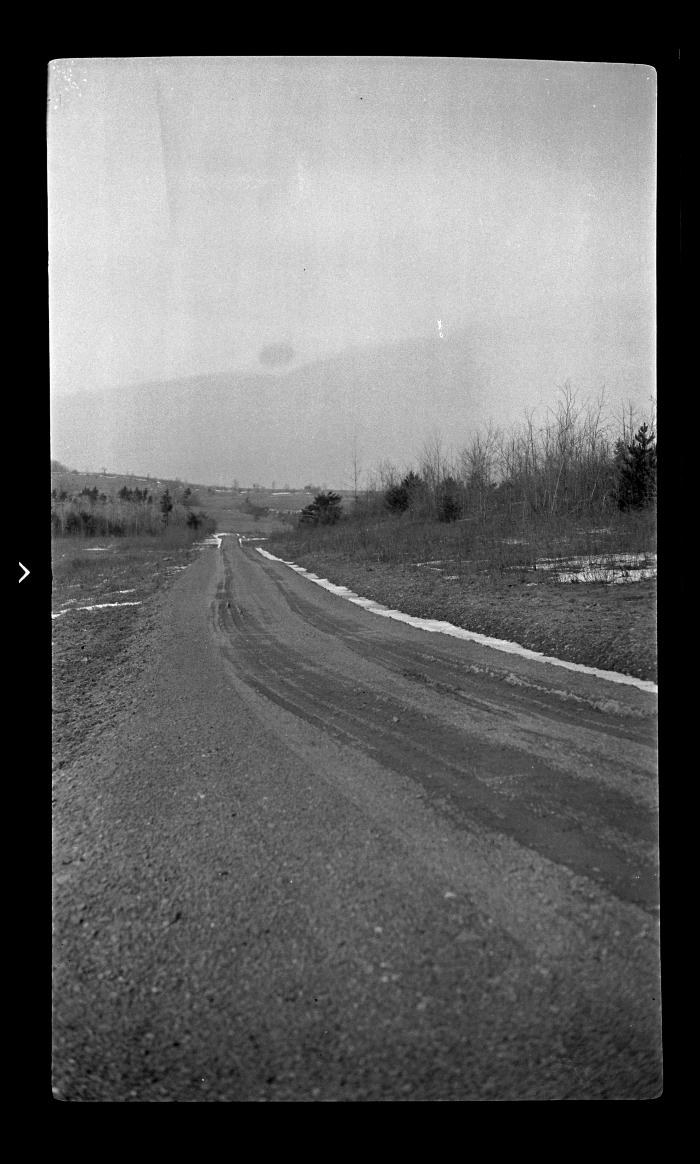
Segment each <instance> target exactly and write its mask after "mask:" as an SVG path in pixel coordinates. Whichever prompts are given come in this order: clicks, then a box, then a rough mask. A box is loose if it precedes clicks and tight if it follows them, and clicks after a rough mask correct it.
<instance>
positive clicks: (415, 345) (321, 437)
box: [51, 303, 654, 488]
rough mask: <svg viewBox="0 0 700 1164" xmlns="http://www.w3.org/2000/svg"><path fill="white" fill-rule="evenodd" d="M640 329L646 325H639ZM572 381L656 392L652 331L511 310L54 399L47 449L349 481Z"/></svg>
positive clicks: (91, 462)
mask: <svg viewBox="0 0 700 1164" xmlns="http://www.w3.org/2000/svg"><path fill="white" fill-rule="evenodd" d="M648 330H649V329H648V327H647V329H646V331H647V332H648ZM567 379H570V380H571V382H572V384H573V386H574V387H575V388H577V389H578V390H580V391H581V392H582V394H584V395H585V394H588V395H592V394H594V393H597V391H598V390H599V389H600V387H601V386H602V385H603V384H606V387H607V390H608V394H609V397H610V399H611V402H613V403H614V402H615V401H616V400H619V401H623V400H625V399H627V398H629V397H632V398H633V399H634V400H635V401H637V402H638V403H639V404H640V405H643V404H644V403H645V402H646V401H647V399H648V396H649V394H650V393H651V391H652V390H653V383H654V380H653V349H652V341H651V337H650V336H649V335H648V334H646V333H644V334H642V333H641V332H640V315H639V312H638V311H637V310H635V307H634V305H633V304H632V305H628V306H627V308H626V309H625V311H622V310H621V309H620V308H619V307H618V308H617V309H616V310H615V312H614V313H612V312H611V309H610V308H609V306H606V305H605V304H595V303H593V304H586V305H584V306H583V307H582V306H581V305H579V306H578V307H577V310H576V312H575V313H574V314H572V316H571V318H569V319H567V320H564V321H562V320H561V319H559V320H558V321H554V320H549V319H548V318H547V317H546V315H543V316H542V317H541V318H538V319H535V320H533V319H527V320H525V319H522V318H517V319H516V318H510V319H508V318H506V319H499V320H498V321H490V322H483V321H482V322H480V323H475V324H473V325H472V326H471V327H469V328H462V329H460V330H459V331H454V332H450V331H449V329H448V328H445V331H444V338H441V337H440V336H439V335H438V333H437V329H436V333H435V335H434V336H432V337H429V338H424V339H421V340H415V341H406V342H404V343H401V344H394V345H391V346H389V345H387V346H386V347H380V348H376V347H373V348H362V347H358V348H355V349H350V350H348V351H346V352H344V353H342V354H341V355H338V356H334V357H329V358H327V359H322V360H318V361H317V362H315V363H311V364H307V365H303V366H299V367H296V368H294V369H291V370H289V371H286V372H281V373H273V372H261V373H253V374H231V375H222V374H216V375H213V374H212V375H202V376H193V377H188V378H185V379H179V380H170V381H163V382H151V383H143V384H138V385H135V386H131V387H128V388H121V389H119V390H114V391H111V392H99V393H81V394H77V395H75V396H64V397H56V398H54V400H53V401H52V409H51V423H52V455H53V456H54V457H56V458H59V459H60V460H61V461H65V462H67V463H68V464H72V465H77V466H78V467H85V466H89V467H91V468H92V467H96V466H100V465H103V464H104V465H110V466H119V468H120V470H121V471H123V472H129V471H132V472H134V473H140V474H146V473H149V472H150V473H151V474H155V473H158V474H161V475H162V476H163V477H169V478H174V477H179V478H181V479H182V480H188V481H202V480H203V481H206V482H207V483H217V482H221V483H226V484H228V483H230V482H232V481H233V480H234V479H235V478H237V479H238V480H239V481H242V482H246V481H249V482H253V481H256V482H264V483H266V484H267V483H269V482H271V481H273V480H276V481H277V482H280V481H295V482H300V481H310V480H314V481H321V482H325V483H327V484H328V486H329V487H333V488H341V487H343V486H345V487H348V486H350V485H351V484H352V481H353V464H352V462H353V441H354V440H355V439H356V442H357V455H358V462H359V468H360V470H361V471H362V472H363V473H366V472H367V470H369V469H372V468H375V467H376V465H377V464H378V463H379V462H380V461H382V460H386V459H388V460H390V461H392V462H395V463H396V464H398V465H399V466H403V465H407V464H408V463H410V462H411V461H412V460H413V459H414V458H415V457H416V456H417V455H418V454H419V452H420V449H421V447H422V444H423V442H424V440H425V439H426V437H428V436H430V435H431V433H434V432H435V431H440V432H441V433H442V435H443V439H444V440H445V443H446V445H448V446H449V445H452V447H453V448H454V449H455V450H458V449H459V448H461V447H462V446H463V445H464V444H465V443H466V442H467V441H468V440H469V439H470V437H471V435H472V434H473V433H474V431H475V430H477V429H479V428H483V427H484V426H485V425H486V423H487V421H488V419H489V418H490V417H493V419H494V420H495V421H496V422H497V423H501V424H503V423H507V422H510V421H518V420H520V419H521V418H522V415H523V410H524V408H525V407H526V405H527V406H534V405H537V404H538V403H539V404H542V405H551V404H553V403H554V400H555V396H556V389H557V386H558V385H561V384H563V383H564V381H565V380H567Z"/></svg>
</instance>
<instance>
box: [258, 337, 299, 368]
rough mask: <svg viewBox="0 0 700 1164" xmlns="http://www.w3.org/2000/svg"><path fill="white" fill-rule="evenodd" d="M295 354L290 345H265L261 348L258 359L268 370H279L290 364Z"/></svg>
mask: <svg viewBox="0 0 700 1164" xmlns="http://www.w3.org/2000/svg"><path fill="white" fill-rule="evenodd" d="M294 356H295V352H294V348H293V347H292V345H291V344H284V343H282V344H267V345H266V347H264V348H262V349H261V351H260V355H259V356H258V359H259V360H260V363H261V364H265V365H267V367H268V368H279V367H282V365H284V364H291V362H292V360H293V359H294Z"/></svg>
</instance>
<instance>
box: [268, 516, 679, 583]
mask: <svg viewBox="0 0 700 1164" xmlns="http://www.w3.org/2000/svg"><path fill="white" fill-rule="evenodd" d="M270 548H271V549H272V550H273V551H274V552H275V553H278V554H279V555H280V556H281V557H287V558H291V557H294V556H295V555H297V556H301V557H311V558H313V557H315V556H318V557H320V558H322V559H323V560H324V561H328V560H333V559H338V560H341V559H350V560H352V561H353V562H354V563H356V564H364V565H366V566H372V565H385V566H423V565H424V564H426V563H427V564H431V563H442V564H449V566H450V572H451V573H455V574H458V575H459V576H465V575H493V574H505V573H513V572H515V573H517V572H522V573H527V574H532V575H533V576H534V580H535V581H537V582H538V583H550V582H552V580H553V578H554V577H555V572H554V571H552V570H543V569H541V568H540V569H538V568H537V566H538V563H541V562H542V561H543V560H549V561H552V560H556V559H561V560H562V563H565V562H566V561H567V560H569V559H572V558H577V559H582V560H583V561H584V563H590V564H593V563H597V564H599V565H602V566H606V567H609V568H610V569H612V568H613V567H614V565H615V562H616V560H617V557H618V556H619V555H626V554H634V555H640V556H641V557H642V559H644V558H646V557H649V558H651V555H653V554H655V551H656V525H655V520H654V515H653V514H650V513H649V512H643V513H618V512H615V513H612V514H609V515H606V516H605V518H604V519H602V520H601V518H600V517H596V518H595V519H591V520H589V521H585V520H581V519H572V518H571V517H550V518H547V519H543V520H540V521H536V520H530V521H528V522H516V521H514V520H512V519H511V518H508V517H507V516H506V515H504V516H502V517H500V518H499V517H495V518H492V519H491V520H490V521H489V522H480V521H478V520H477V519H471V518H464V519H462V520H461V521H455V522H450V523H446V522H435V521H426V520H416V519H414V518H411V517H410V516H408V515H405V514H404V515H401V516H389V515H388V516H387V517H375V518H374V519H368V520H364V521H363V520H358V518H357V517H348V518H345V519H344V520H341V521H340V522H338V523H337V524H336V525H331V526H325V527H324V526H317V527H303V526H301V527H296V528H290V529H287V530H285V531H283V532H280V533H272V534H271V536H270Z"/></svg>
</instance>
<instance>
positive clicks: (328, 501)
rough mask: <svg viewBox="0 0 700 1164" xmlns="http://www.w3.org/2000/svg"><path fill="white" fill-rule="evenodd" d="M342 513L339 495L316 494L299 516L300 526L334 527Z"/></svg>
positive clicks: (331, 493)
mask: <svg viewBox="0 0 700 1164" xmlns="http://www.w3.org/2000/svg"><path fill="white" fill-rule="evenodd" d="M342 513H343V508H342V498H341V496H340V494H339V493H334V492H333V491H332V490H330V491H329V492H328V493H317V494H316V496H315V497H314V499H313V501H312V502H311V504H310V505H307V506H306V507H305V508H304V509H302V511H301V513H300V515H299V522H300V524H301V525H335V523H336V522H337V521H339V520H340V518H341V516H342Z"/></svg>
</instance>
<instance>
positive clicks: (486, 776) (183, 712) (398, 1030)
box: [53, 526, 662, 1102]
mask: <svg viewBox="0 0 700 1164" xmlns="http://www.w3.org/2000/svg"><path fill="white" fill-rule="evenodd" d="M237 528H243V527H242V526H239V527H237ZM255 546H256V543H255V542H254V541H246V540H243V541H239V538H238V537H237V536H236V535H235V533H234V532H231V533H230V534H229V535H228V536H224V537H223V538H222V540H221V547H220V548H217V547H216V546H210V547H207V548H205V549H203V550H202V552H201V554H200V555H199V557H198V558H196V560H194V561H193V562H192V563H191V564H190V565H189V566H188V567H187V569H186V570H182V572H180V573H179V574H178V575H177V578H176V580H174V581H173V583H172V585H171V586H170V587H169V589H168V590H167V591H166V592H164V593H162V594H161V595H159V596H158V597H157V599H155V600H154V601H155V602H156V603H157V605H156V607H154V609H155V611H156V616H155V617H152V618H151V621H150V623H149V629H148V633H147V635H146V634H145V633H144V638H143V641H142V642H141V644H140V650H141V656H140V662H139V665H138V667H135V670H134V675H133V679H132V685H131V688H130V698H129V699H126V700H125V699H121V700H115V708H116V711H115V712H114V715H113V716H112V718H111V719H110V721H109V722H108V724H107V726H106V727H105V728H104V730H102V731H101V732H100V733H98V734H96V735H95V737H94V740H93V741H92V743H91V745H90V747H89V748H87V747H86V748H84V749H83V751H82V752H81V753H80V754H78V755H76V756H75V757H74V758H73V759H72V760H71V762H70V763H68V764H67V765H66V766H65V767H63V768H61V769H60V771H59V773H58V776H57V782H56V786H55V809H54V855H55V873H54V951H55V961H54V1056H53V1084H54V1095H55V1096H56V1098H58V1099H61V1100H67V1101H100V1100H102V1101H117V1102H139V1101H141V1102H144V1101H145V1102H173V1101H183V1102H203V1101H204V1102H217V1101H218V1102H244V1101H297V1102H298V1101H303V1102H305V1101H316V1100H319V1101H321V1100H323V1101H382V1100H384V1101H387V1100H388V1101H397V1100H403V1101H416V1100H437V1101H445V1100H466V1101H473V1100H513V1099H534V1100H548V1099H601V1098H602V1099H623V1098H624V1099H649V1098H653V1097H655V1096H657V1095H658V1094H659V1093H660V1091H661V1086H662V1085H661V1051H660V986H659V953H658V870H657V774H656V718H655V716H656V697H655V696H654V695H653V694H651V693H649V692H646V691H641V690H638V689H636V688H635V687H633V686H624V685H619V684H613V683H610V682H607V681H604V680H601V679H597V678H594V677H591V676H589V675H581V674H576V673H574V672H571V671H565V670H561V669H558V668H556V667H553V666H549V665H544V664H541V663H539V662H536V661H533V660H525V659H519V658H517V657H516V656H512V655H505V654H503V653H499V652H498V651H494V650H492V649H489V648H487V647H483V646H480V645H476V644H473V643H468V642H462V641H458V640H455V639H450V638H448V637H446V636H443V635H439V634H429V633H427V632H425V631H421V630H418V629H415V628H412V627H410V626H406V625H403V624H401V623H398V622H392V621H391V620H388V619H385V618H380V617H377V616H376V615H373V614H371V613H369V612H367V611H364V610H362V609H360V608H358V607H356V606H352V605H351V604H349V603H347V602H344V601H343V600H342V599H341V598H338V597H336V596H334V595H332V594H329V593H328V592H326V591H324V590H322V589H321V588H319V587H318V586H314V585H313V584H311V583H310V582H309V581H308V580H306V579H304V578H303V577H300V576H299V575H297V574H295V573H294V572H293V571H291V570H289V569H288V567H286V566H284V565H283V564H281V563H279V562H274V561H270V560H266V559H264V558H263V557H261V555H259V554H258V553H256V549H255ZM105 617H108V616H105Z"/></svg>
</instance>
